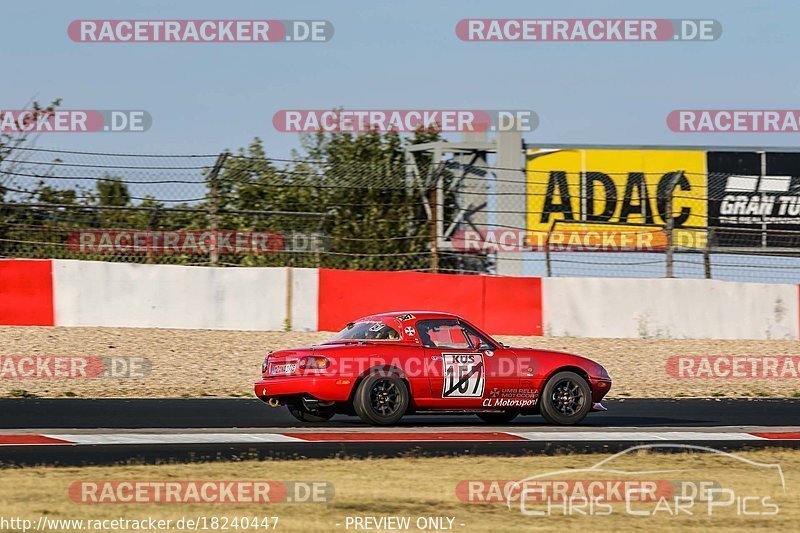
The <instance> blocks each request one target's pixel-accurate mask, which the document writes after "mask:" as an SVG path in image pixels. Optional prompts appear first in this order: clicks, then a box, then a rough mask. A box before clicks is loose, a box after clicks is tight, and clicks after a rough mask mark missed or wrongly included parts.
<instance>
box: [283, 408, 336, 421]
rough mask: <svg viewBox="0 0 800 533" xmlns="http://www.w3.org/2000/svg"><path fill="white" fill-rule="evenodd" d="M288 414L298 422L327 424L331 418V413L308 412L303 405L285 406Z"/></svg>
mask: <svg viewBox="0 0 800 533" xmlns="http://www.w3.org/2000/svg"><path fill="white" fill-rule="evenodd" d="M286 407H288V408H289V412H290V413H291V414H292V416H293V417H295V418H296V419H298V420H299V421H300V422H327V421H328V420H330V419H331V418H333V415H334V413H333V412H332V411H309V410H308V409H306V408H305V407H303V405H302V404H301V405H287V406H286Z"/></svg>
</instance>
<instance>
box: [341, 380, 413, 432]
mask: <svg viewBox="0 0 800 533" xmlns="http://www.w3.org/2000/svg"><path fill="white" fill-rule="evenodd" d="M409 403H410V394H409V392H408V387H407V386H406V384H405V382H404V381H403V380H402V379H400V378H398V377H395V376H368V377H366V378H364V381H362V382H361V384H360V385H359V386H358V390H357V391H356V394H355V397H354V398H353V408H354V409H355V411H356V414H357V415H358V416H359V417H360V418H361V420H363V421H364V422H367V423H369V424H373V425H376V426H388V425H391V424H394V423H396V422H397V421H398V420H400V419H401V418H402V417H403V415H404V414H405V413H406V410H408V405H409Z"/></svg>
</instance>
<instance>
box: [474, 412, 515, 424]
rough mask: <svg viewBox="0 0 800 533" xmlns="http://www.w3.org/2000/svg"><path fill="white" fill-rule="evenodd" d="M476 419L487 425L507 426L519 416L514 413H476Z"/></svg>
mask: <svg viewBox="0 0 800 533" xmlns="http://www.w3.org/2000/svg"><path fill="white" fill-rule="evenodd" d="M476 414H477V415H478V418H480V419H481V420H483V421H484V422H486V423H488V424H507V423H508V422H511V421H512V420H514V419H515V418H517V417H518V416H519V413H518V412H516V411H498V412H496V413H476Z"/></svg>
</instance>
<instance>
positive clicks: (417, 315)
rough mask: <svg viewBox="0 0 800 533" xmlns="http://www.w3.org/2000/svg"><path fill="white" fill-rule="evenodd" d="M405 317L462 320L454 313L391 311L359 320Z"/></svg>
mask: <svg viewBox="0 0 800 533" xmlns="http://www.w3.org/2000/svg"><path fill="white" fill-rule="evenodd" d="M404 315H413V317H414V318H413V319H415V320H431V319H437V318H442V319H460V318H461V317H459V316H458V315H454V314H453V313H444V312H442V311H389V312H387V313H376V314H374V315H369V316H365V317H362V318H359V320H364V319H367V318H382V319H390V318H397V317H401V316H404Z"/></svg>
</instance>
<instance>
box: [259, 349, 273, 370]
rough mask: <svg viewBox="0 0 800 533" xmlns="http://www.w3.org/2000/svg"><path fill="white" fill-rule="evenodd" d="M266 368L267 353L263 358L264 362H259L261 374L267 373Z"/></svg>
mask: <svg viewBox="0 0 800 533" xmlns="http://www.w3.org/2000/svg"><path fill="white" fill-rule="evenodd" d="M270 353H272V352H270ZM267 368H269V354H267V356H266V357H265V358H264V362H263V363H261V373H262V374H266V373H267Z"/></svg>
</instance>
